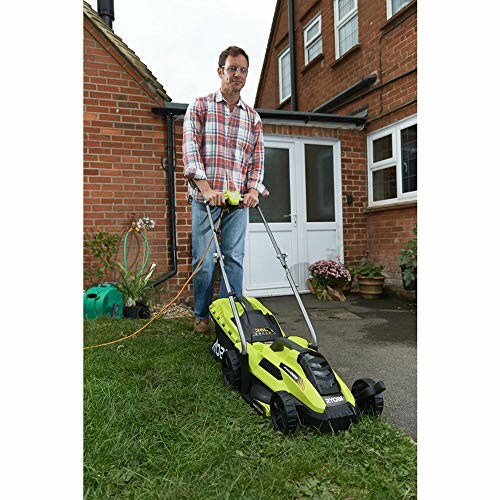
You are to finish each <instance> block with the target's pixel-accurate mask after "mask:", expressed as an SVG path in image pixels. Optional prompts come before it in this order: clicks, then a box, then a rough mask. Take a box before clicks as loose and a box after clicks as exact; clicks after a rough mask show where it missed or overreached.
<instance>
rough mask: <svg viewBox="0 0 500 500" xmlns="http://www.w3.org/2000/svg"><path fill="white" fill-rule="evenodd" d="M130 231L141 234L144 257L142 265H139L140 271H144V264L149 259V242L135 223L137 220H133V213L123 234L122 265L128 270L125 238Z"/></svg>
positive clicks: (126, 238)
mask: <svg viewBox="0 0 500 500" xmlns="http://www.w3.org/2000/svg"><path fill="white" fill-rule="evenodd" d="M131 233H134V234H135V233H139V234H140V235H141V236H142V239H143V241H144V259H143V262H142V267H141V271H140V272H141V273H142V272H143V271H144V269H145V267H146V264H147V263H148V260H149V242H148V239H147V238H146V235H145V234H144V231H141V228H140V227H139V226H138V225H137V221H136V220H135V215H132V223H131V225H130V228H129V230H128V231H127V233H126V234H125V238H124V239H123V267H124V268H125V269H127V270H128V263H127V253H128V252H127V240H128V237H129V235H130V234H131Z"/></svg>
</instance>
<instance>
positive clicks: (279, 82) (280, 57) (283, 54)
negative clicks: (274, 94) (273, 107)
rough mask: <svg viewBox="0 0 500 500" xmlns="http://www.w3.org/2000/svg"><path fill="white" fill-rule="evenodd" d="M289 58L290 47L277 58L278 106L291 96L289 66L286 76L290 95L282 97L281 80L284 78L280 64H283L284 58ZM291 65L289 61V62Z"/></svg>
mask: <svg viewBox="0 0 500 500" xmlns="http://www.w3.org/2000/svg"><path fill="white" fill-rule="evenodd" d="M287 55H288V56H290V47H287V48H286V49H285V50H284V51H283V52H282V53H281V54H280V55H279V56H278V86H279V96H280V104H281V103H282V102H283V101H285V100H286V99H288V98H289V97H290V96H291V95H292V86H291V83H292V82H291V80H292V75H291V67H292V65H291V64H290V66H289V67H290V73H289V75H288V78H289V79H290V93H289V94H288V95H285V96H284V95H282V89H283V85H282V83H283V78H284V75H283V66H282V62H283V59H284V58H285V57H286V56H287ZM290 63H291V61H290Z"/></svg>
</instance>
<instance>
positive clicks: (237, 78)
mask: <svg viewBox="0 0 500 500" xmlns="http://www.w3.org/2000/svg"><path fill="white" fill-rule="evenodd" d="M228 68H247V70H248V63H247V60H246V58H245V56H243V55H241V54H240V55H238V56H227V59H226V63H225V64H224V67H222V68H218V70H217V73H218V74H219V78H220V79H221V90H222V91H226V92H229V93H234V92H240V91H241V89H242V88H243V87H244V86H245V83H246V81H247V73H245V74H244V73H242V72H241V71H240V70H238V71H236V72H234V71H231V69H228Z"/></svg>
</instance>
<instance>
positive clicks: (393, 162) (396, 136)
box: [366, 115, 418, 207]
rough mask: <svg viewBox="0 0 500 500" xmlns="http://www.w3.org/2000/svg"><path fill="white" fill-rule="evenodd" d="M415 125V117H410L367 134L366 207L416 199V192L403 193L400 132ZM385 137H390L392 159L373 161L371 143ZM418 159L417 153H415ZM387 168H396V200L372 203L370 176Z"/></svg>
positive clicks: (371, 181)
mask: <svg viewBox="0 0 500 500" xmlns="http://www.w3.org/2000/svg"><path fill="white" fill-rule="evenodd" d="M416 124H417V115H412V116H410V117H408V118H405V119H404V120H401V121H399V122H396V123H393V124H392V125H389V126H387V127H384V128H381V129H380V130H377V131H376V132H373V133H371V134H368V136H367V138H366V142H367V158H368V205H369V206H370V207H378V206H381V205H392V204H394V203H399V202H402V201H412V200H416V199H417V191H410V192H408V193H403V176H402V165H401V130H402V129H405V128H408V127H411V126H412V125H416ZM387 135H391V136H392V157H391V158H386V159H385V160H381V161H377V162H374V161H373V142H374V141H376V140H377V139H380V138H381V137H385V136H387ZM417 157H418V151H417ZM389 167H396V192H397V195H396V198H391V199H388V200H378V201H373V179H372V174H373V172H376V171H378V170H383V169H385V168H389Z"/></svg>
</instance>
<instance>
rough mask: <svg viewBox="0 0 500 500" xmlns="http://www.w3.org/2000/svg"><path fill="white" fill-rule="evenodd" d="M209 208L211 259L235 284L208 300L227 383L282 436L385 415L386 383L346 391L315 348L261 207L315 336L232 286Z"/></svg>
mask: <svg viewBox="0 0 500 500" xmlns="http://www.w3.org/2000/svg"><path fill="white" fill-rule="evenodd" d="M226 199H227V202H226V206H227V207H228V208H229V209H238V206H239V204H240V201H241V195H240V194H239V193H236V194H235V193H226ZM206 208H207V214H208V220H209V222H210V226H211V229H212V232H213V234H214V241H215V246H216V254H214V258H215V259H216V260H217V261H218V263H219V265H220V270H221V276H222V279H224V283H225V285H226V289H227V290H230V292H229V297H228V298H223V299H218V300H215V301H214V302H213V303H212V304H211V306H210V315H211V317H212V319H213V321H214V323H215V340H214V342H213V344H212V347H211V352H212V355H213V357H214V358H215V359H216V360H217V361H219V362H221V367H222V376H223V379H224V382H225V384H226V385H228V386H230V387H232V388H234V389H236V390H238V391H239V392H240V393H241V395H242V396H243V398H244V399H245V401H247V402H248V403H249V404H250V405H251V406H252V407H253V408H254V409H255V410H256V411H257V412H258V413H259V414H261V415H263V416H266V417H269V416H270V417H271V419H272V423H273V426H274V428H275V429H277V430H278V431H280V432H282V433H283V434H288V433H293V432H295V430H296V429H297V426H298V425H299V424H300V425H308V426H313V427H315V428H317V429H318V430H320V431H322V432H337V431H340V430H346V429H348V428H349V426H350V425H351V424H353V423H356V422H357V421H358V420H359V418H360V417H361V416H362V415H363V414H365V413H371V414H375V415H380V414H381V413H382V410H383V407H384V400H383V397H382V395H381V392H382V391H384V390H385V385H384V383H383V382H382V381H379V382H375V381H373V380H372V379H369V378H362V379H359V380H356V381H355V382H354V384H353V385H352V389H351V390H349V388H348V386H347V385H346V384H345V383H344V382H343V381H342V379H341V378H340V377H339V376H338V375H337V373H335V371H334V370H332V368H331V367H330V365H329V363H328V361H327V360H326V359H325V358H324V356H322V355H321V354H320V353H319V352H318V340H317V337H316V332H315V331H314V328H313V325H312V324H311V321H310V319H309V316H308V314H307V311H306V309H305V307H304V304H303V302H302V300H301V298H300V295H299V293H298V291H297V286H296V285H295V283H294V281H293V277H292V275H291V273H290V270H289V268H288V266H287V263H286V254H284V253H282V252H281V250H280V249H279V247H278V245H277V243H276V240H275V239H274V236H273V234H272V232H271V230H270V228H269V225H268V224H267V222H266V220H265V218H264V215H263V214H262V211H261V209H260V207H259V206H258V205H257V207H256V208H255V209H256V210H257V211H258V213H259V215H260V217H261V219H262V222H263V224H264V226H265V228H266V231H267V233H268V235H269V237H270V239H271V242H272V244H273V246H274V249H275V251H276V254H277V257H278V259H279V261H280V263H281V265H282V267H283V268H284V270H285V273H286V276H287V279H288V282H289V283H290V286H291V288H292V291H293V293H294V294H295V297H296V299H297V302H298V304H299V306H300V309H301V311H302V314H303V316H304V319H305V322H306V324H307V326H308V328H309V331H310V333H311V338H312V342H309V341H308V340H307V339H306V338H303V337H299V336H287V335H286V334H285V332H284V331H283V330H282V328H281V327H280V325H279V324H278V321H277V320H276V318H275V317H274V316H273V314H272V313H271V311H269V310H268V309H267V308H266V307H265V306H264V305H263V304H261V303H260V302H259V301H258V300H257V299H255V298H253V297H238V296H236V294H235V293H234V292H232V288H231V285H230V283H229V280H228V278H227V275H226V271H225V269H224V260H223V256H222V254H221V250H220V246H219V243H218V240H217V232H216V230H215V226H214V222H213V219H212V214H211V211H210V208H209V205H208V203H207V204H206Z"/></svg>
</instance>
